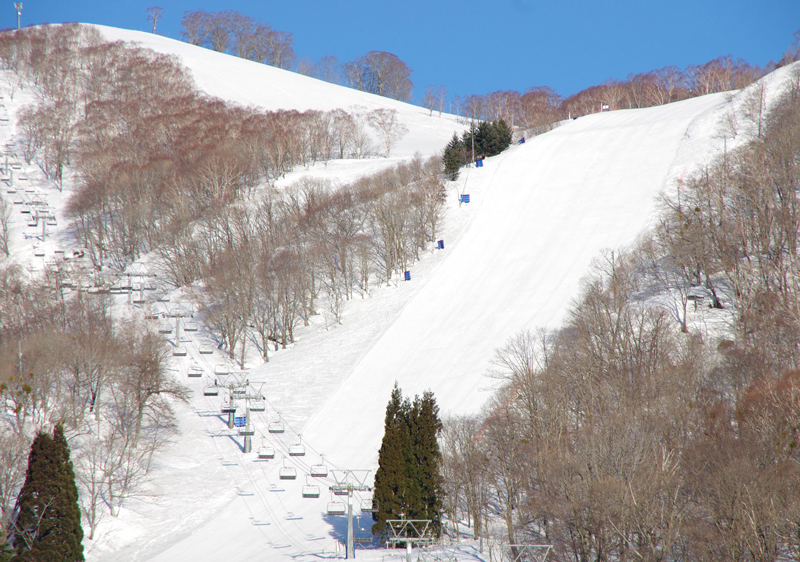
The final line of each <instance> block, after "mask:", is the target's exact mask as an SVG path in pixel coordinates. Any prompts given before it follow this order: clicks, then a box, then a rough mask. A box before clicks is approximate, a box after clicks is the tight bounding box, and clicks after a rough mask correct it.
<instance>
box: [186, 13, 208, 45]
mask: <svg viewBox="0 0 800 562" xmlns="http://www.w3.org/2000/svg"><path fill="white" fill-rule="evenodd" d="M207 18H208V12H205V11H203V10H193V11H191V12H184V13H183V18H182V19H181V26H182V28H183V29H182V30H181V37H183V39H184V40H185V41H187V42H188V43H191V44H192V45H198V46H199V45H202V44H203V42H204V41H205V40H206V38H207V33H208V31H207V24H206V19H207Z"/></svg>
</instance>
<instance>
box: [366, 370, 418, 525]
mask: <svg viewBox="0 0 800 562" xmlns="http://www.w3.org/2000/svg"><path fill="white" fill-rule="evenodd" d="M408 410H409V404H408V400H404V399H403V393H402V392H401V391H400V387H399V386H398V385H397V383H395V385H394V389H393V390H392V396H391V398H390V400H389V404H388V405H387V406H386V417H385V420H384V431H383V441H382V442H381V448H380V451H379V452H378V465H379V466H378V470H377V471H376V472H375V484H374V487H373V494H372V507H373V509H376V510H377V511H375V512H373V514H372V519H373V520H374V521H375V524H374V525H373V526H372V532H373V534H380V533H382V532H384V531H385V530H386V521H387V520H388V519H396V518H398V517H399V514H400V513H404V512H405V509H406V499H407V498H406V496H407V491H408V480H407V474H406V472H407V468H406V467H407V464H408V457H409V455H410V451H411V436H410V434H409V431H408V421H407V419H408Z"/></svg>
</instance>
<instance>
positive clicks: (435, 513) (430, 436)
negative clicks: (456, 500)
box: [412, 391, 443, 536]
mask: <svg viewBox="0 0 800 562" xmlns="http://www.w3.org/2000/svg"><path fill="white" fill-rule="evenodd" d="M412 412H413V414H412V427H413V431H412V433H413V435H414V456H415V465H416V467H417V481H418V482H419V488H420V503H419V505H418V506H416V509H415V513H414V517H415V518H416V519H430V520H431V521H432V522H433V528H434V531H435V533H436V535H437V536H438V535H439V533H440V532H441V527H442V493H443V489H442V477H441V472H440V469H439V464H440V462H441V458H442V453H441V451H440V449H439V440H438V436H439V432H440V431H441V430H442V422H441V420H440V419H439V406H438V405H437V404H436V398H434V396H433V393H432V392H430V391H426V392H425V393H423V395H422V399H419V398H416V399H415V400H414V407H413V410H412Z"/></svg>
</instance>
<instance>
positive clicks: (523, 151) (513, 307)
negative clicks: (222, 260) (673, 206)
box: [90, 95, 727, 562]
mask: <svg viewBox="0 0 800 562" xmlns="http://www.w3.org/2000/svg"><path fill="white" fill-rule="evenodd" d="M726 103H727V102H726V96H724V95H714V96H708V97H704V98H698V99H693V100H688V101H686V102H681V103H676V104H672V105H669V106H664V107H658V108H652V109H645V110H635V111H619V112H612V113H606V114H600V115H593V116H588V117H584V118H581V119H578V120H576V121H571V122H568V123H565V124H564V125H563V126H561V127H559V128H558V129H556V130H554V131H552V132H550V133H548V134H546V135H542V136H540V137H537V138H535V139H532V140H530V141H528V142H527V143H526V144H524V145H519V146H515V147H512V148H511V149H510V150H509V151H507V152H506V153H504V154H502V155H500V156H498V157H495V158H491V159H488V160H487V161H486V163H485V166H484V167H483V168H480V169H469V170H464V172H463V173H462V178H461V179H460V181H459V183H458V184H455V185H453V186H452V187H451V192H450V197H449V205H448V212H447V215H448V216H447V218H446V223H447V226H446V228H445V231H444V234H443V236H444V239H445V250H443V251H437V252H431V253H429V254H427V255H426V256H425V258H424V259H423V260H421V261H420V262H419V263H418V264H416V265H415V266H414V268H413V269H412V270H411V274H412V280H411V281H409V282H402V281H401V282H397V283H395V284H392V285H390V286H389V287H383V288H381V289H380V290H376V291H375V293H374V294H373V295H372V297H371V298H370V299H366V300H364V301H352V302H351V303H349V305H348V310H347V314H346V316H345V319H344V324H343V325H341V326H337V327H336V328H335V329H328V330H326V329H324V327H320V326H317V329H316V330H315V329H314V327H311V328H309V329H307V330H305V331H304V332H301V333H300V335H299V340H298V343H297V345H296V347H295V348H293V349H291V350H289V351H287V352H281V353H280V354H278V355H276V357H275V358H274V359H273V360H272V361H271V362H270V363H269V364H267V365H264V366H262V367H258V368H255V369H252V370H251V371H250V373H249V377H250V378H251V380H252V381H256V382H264V383H266V388H267V397H268V400H269V401H270V404H269V408H268V410H267V412H265V413H264V414H257V415H254V418H255V420H256V427H257V436H256V438H255V440H254V452H253V453H250V454H247V455H245V454H243V453H242V452H241V451H240V448H239V445H238V444H237V443H239V442H240V441H241V438H240V437H238V436H237V435H236V432H235V431H229V430H227V428H226V427H225V426H224V424H223V423H222V420H221V417H220V416H219V414H218V407H219V400H218V399H212V398H207V397H202V396H196V398H195V399H194V400H193V402H192V407H193V408H194V409H195V411H194V412H191V413H190V414H191V415H189V416H188V417H186V418H185V424H186V429H185V432H186V434H185V437H184V438H183V439H182V440H181V442H180V443H179V444H178V446H177V447H176V449H175V450H173V451H170V452H169V453H168V454H167V455H165V458H163V459H162V460H161V461H160V462H162V463H163V464H164V466H163V478H164V480H165V481H167V482H170V481H172V480H176V481H183V482H184V484H183V485H180V484H177V483H176V484H175V485H176V486H177V488H178V489H182V490H184V492H181V493H180V494H178V493H176V490H175V489H173V488H172V486H173V484H169V485H167V484H165V485H164V489H165V496H166V497H167V498H171V499H170V509H169V510H162V511H164V512H168V513H169V518H170V520H171V521H175V524H176V526H177V527H178V528H179V530H176V531H174V532H172V531H170V527H169V526H166V527H165V526H164V525H163V519H161V517H164V516H165V514H164V513H159V510H155V509H153V508H152V506H150V507H149V508H145V507H142V508H140V509H141V511H140V512H139V514H138V517H140V518H143V516H144V514H147V515H148V516H149V517H151V518H152V522H149V523H147V524H144V523H140V524H141V525H142V527H141V528H140V529H139V530H140V532H141V535H139V540H137V542H136V548H135V551H134V550H133V549H132V547H128V548H122V549H121V550H117V549H115V550H114V551H113V552H108V553H107V555H106V556H100V555H99V554H100V553H99V552H97V554H98V556H96V557H91V558H90V559H94V560H111V559H113V558H114V556H120V555H123V556H124V558H125V559H132V560H148V561H153V562H156V561H158V562H161V561H167V560H171V561H174V560H186V561H189V560H198V559H199V560H216V559H221V558H225V559H227V560H241V561H247V560H257V559H267V560H289V559H299V560H312V559H319V558H331V557H336V556H337V554H336V541H337V540H342V539H343V538H344V533H345V530H344V529H345V527H344V525H345V521H344V518H342V517H336V516H329V515H327V514H326V513H325V509H326V505H327V502H329V501H332V500H335V499H337V498H335V497H333V496H330V495H329V494H327V491H326V490H327V486H329V485H330V484H332V483H333V481H332V480H331V479H330V478H328V479H318V478H306V477H305V475H306V474H308V473H309V469H310V466H311V465H313V464H316V463H320V462H325V463H326V464H327V465H328V466H329V467H330V468H333V467H334V466H335V467H339V468H341V469H345V468H349V469H374V468H375V467H376V460H377V449H378V447H379V445H380V439H381V437H382V431H383V415H384V409H385V405H386V402H387V400H388V397H389V392H390V390H391V387H392V385H393V384H394V381H395V380H397V381H398V382H399V384H400V386H401V387H402V389H403V390H404V391H405V392H406V393H407V394H408V393H411V394H414V393H420V392H422V391H423V390H425V389H431V390H433V391H434V393H435V394H436V397H437V400H438V401H439V403H440V405H441V407H442V411H443V413H449V412H459V413H464V412H474V411H476V410H477V409H478V408H479V407H480V405H481V404H482V403H483V401H484V400H485V399H486V397H487V396H488V392H487V390H486V388H487V387H488V386H489V384H488V381H487V380H486V378H485V376H484V375H485V373H486V370H487V368H488V367H489V360H490V359H491V356H492V353H493V350H494V349H495V348H497V347H499V346H501V345H502V344H503V343H504V342H505V341H506V339H507V338H508V337H510V336H512V335H514V334H515V333H516V332H517V331H519V330H521V329H525V328H536V327H539V326H541V327H556V326H558V324H559V323H560V322H561V321H562V320H563V317H564V313H565V310H566V308H567V307H568V305H569V304H570V302H571V301H572V299H574V298H575V297H576V296H577V294H578V291H579V283H580V279H581V277H583V276H584V275H585V274H586V273H587V270H588V267H589V264H590V262H591V260H592V259H594V258H596V257H597V256H598V255H599V253H600V251H601V250H602V249H603V248H617V247H620V246H622V245H625V244H627V243H629V242H631V241H632V240H633V239H634V238H635V237H636V236H637V235H638V234H639V233H640V232H642V230H643V229H645V228H646V227H647V226H648V224H649V221H650V220H651V217H652V213H653V210H654V206H655V201H656V196H657V194H658V192H659V191H660V190H662V189H664V188H665V187H667V185H666V183H665V182H666V181H667V180H666V178H668V177H670V176H671V174H674V168H675V166H676V165H687V164H688V163H687V162H678V161H676V158H677V155H678V154H679V152H681V150H680V149H681V147H682V146H683V145H684V144H685V143H686V142H698V139H699V137H701V136H702V135H700V133H699V132H696V134H695V136H694V138H693V139H689V138H688V137H687V135H686V133H687V130H689V129H690V128H691V127H692V124H693V123H695V122H697V120H698V119H703V118H705V117H707V115H708V114H709V113H714V112H717V111H719V110H720V108H721V107H722V106H723V105H724V104H726ZM711 132H712V131H711V130H709V131H707V134H708V135H709V137H707V139H706V140H708V138H710V135H711ZM457 192H463V193H469V194H470V196H471V197H470V199H471V202H470V203H469V204H464V205H461V206H459V205H458V203H457V202H456V199H457V197H456V194H457ZM194 359H195V360H201V359H202V358H200V357H199V356H197V355H195V357H194ZM208 368H211V365H210V364H209V365H208ZM190 386H192V384H191V383H190ZM197 394H199V393H197ZM278 412H280V416H281V419H283V420H284V421H285V422H286V423H287V426H288V428H289V429H288V431H287V433H286V434H283V435H273V434H269V433H268V431H267V427H268V424H269V423H270V421H272V420H274V419H276V417H277V415H278ZM299 434H302V440H301V437H300V435H299ZM262 436H263V439H264V440H265V443H268V444H270V445H272V446H274V447H275V448H276V449H277V455H276V458H275V459H274V460H269V461H259V460H257V455H256V450H257V448H258V446H259V445H260V444H261V439H262ZM297 443H303V444H304V445H305V446H306V450H307V451H306V456H304V457H302V458H296V457H290V456H289V455H288V450H289V446H290V445H293V444H297ZM322 453H325V457H324V461H323V459H322V457H321V456H320V454H322ZM171 462H172V463H175V466H180V467H181V468H180V469H177V470H176V469H174V468H170V467H169V466H168V465H169V463H171ZM187 467H191V469H190V470H188V469H187ZM283 467H295V468H296V469H297V471H298V478H297V480H295V481H284V480H281V479H280V477H279V472H280V469H281V468H283ZM186 481H190V482H192V483H193V485H192V486H187V484H186ZM307 484H312V485H319V486H320V489H321V491H322V493H321V497H320V498H319V499H307V498H303V497H302V494H301V491H302V487H303V486H304V485H307ZM187 487H188V489H189V490H192V489H193V488H196V489H194V492H190V491H187ZM184 494H185V495H184ZM326 495H327V497H326ZM361 499H367V500H368V495H364V496H363V497H358V498H356V505H357V506H358V504H359V502H360V500H361ZM131 510H132V511H135V510H136V508H135V507H133V508H131ZM356 513H358V509H356ZM158 522H160V523H161V524H158ZM370 524H371V521H370V520H369V516H368V515H362V516H360V519H359V526H360V527H363V528H364V529H365V531H362V534H364V533H366V530H368V529H369V525H370ZM119 546H121V545H119ZM384 555H386V553H385V552H383V553H382V554H379V553H378V552H372V553H360V554H359V557H361V558H365V559H368V560H369V559H375V560H380V559H382V558H381V557H382V556H384ZM470 556H472V557H474V558H473V559H478V558H477V554H475V553H474V552H471V553H464V558H465V559H470V558H469V557H470Z"/></svg>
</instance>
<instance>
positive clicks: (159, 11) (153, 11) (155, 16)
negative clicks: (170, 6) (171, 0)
mask: <svg viewBox="0 0 800 562" xmlns="http://www.w3.org/2000/svg"><path fill="white" fill-rule="evenodd" d="M146 11H147V21H149V22H153V29H152V31H151V32H152V33H155V32H156V24H158V20H160V19H161V16H162V15H164V8H162V7H161V6H151V7H149V8H147V10H146Z"/></svg>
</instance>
